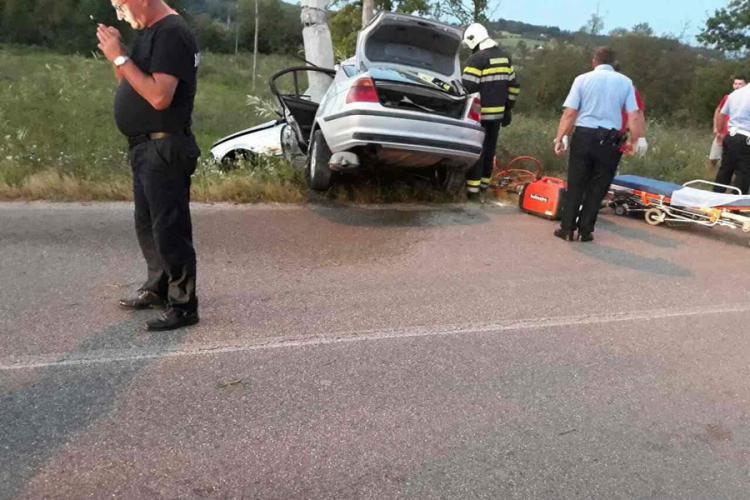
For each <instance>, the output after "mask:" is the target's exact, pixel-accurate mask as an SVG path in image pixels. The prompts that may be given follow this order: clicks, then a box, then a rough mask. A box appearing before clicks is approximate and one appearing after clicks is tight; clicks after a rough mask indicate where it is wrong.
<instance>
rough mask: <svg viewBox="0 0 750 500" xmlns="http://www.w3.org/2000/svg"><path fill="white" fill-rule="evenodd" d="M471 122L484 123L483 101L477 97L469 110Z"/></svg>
mask: <svg viewBox="0 0 750 500" xmlns="http://www.w3.org/2000/svg"><path fill="white" fill-rule="evenodd" d="M469 120H474V121H475V122H481V121H482V101H480V100H479V98H478V97H475V98H474V100H473V101H472V102H471V108H469Z"/></svg>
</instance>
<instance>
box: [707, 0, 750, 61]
mask: <svg viewBox="0 0 750 500" xmlns="http://www.w3.org/2000/svg"><path fill="white" fill-rule="evenodd" d="M697 38H698V41H699V42H701V43H703V44H704V45H710V46H713V47H715V48H717V49H720V50H726V51H729V52H739V51H743V50H744V51H746V50H748V49H750V0H730V1H729V5H727V6H726V7H725V8H723V9H718V10H716V11H715V12H714V15H713V16H711V17H710V18H708V20H707V21H706V27H705V28H703V31H702V32H701V33H700V34H699V35H698V37H697Z"/></svg>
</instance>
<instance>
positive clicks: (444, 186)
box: [435, 165, 466, 196]
mask: <svg viewBox="0 0 750 500" xmlns="http://www.w3.org/2000/svg"><path fill="white" fill-rule="evenodd" d="M435 180H436V181H437V185H438V188H440V189H441V190H442V191H443V192H445V193H446V194H449V195H451V196H455V195H458V194H459V193H461V190H462V189H463V188H464V184H465V183H466V172H464V171H463V170H461V169H459V168H454V167H446V166H444V165H441V166H439V167H437V169H436V170H435Z"/></svg>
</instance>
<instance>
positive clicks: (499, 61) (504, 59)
mask: <svg viewBox="0 0 750 500" xmlns="http://www.w3.org/2000/svg"><path fill="white" fill-rule="evenodd" d="M490 64H510V61H509V60H508V58H507V57H496V58H494V59H490Z"/></svg>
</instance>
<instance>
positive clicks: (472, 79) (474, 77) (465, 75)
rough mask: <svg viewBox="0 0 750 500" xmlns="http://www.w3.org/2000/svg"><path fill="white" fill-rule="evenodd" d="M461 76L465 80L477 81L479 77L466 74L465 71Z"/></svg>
mask: <svg viewBox="0 0 750 500" xmlns="http://www.w3.org/2000/svg"><path fill="white" fill-rule="evenodd" d="M461 78H463V79H464V80H466V81H467V82H474V83H479V77H478V76H473V75H467V74H466V73H464V74H463V75H461Z"/></svg>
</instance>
